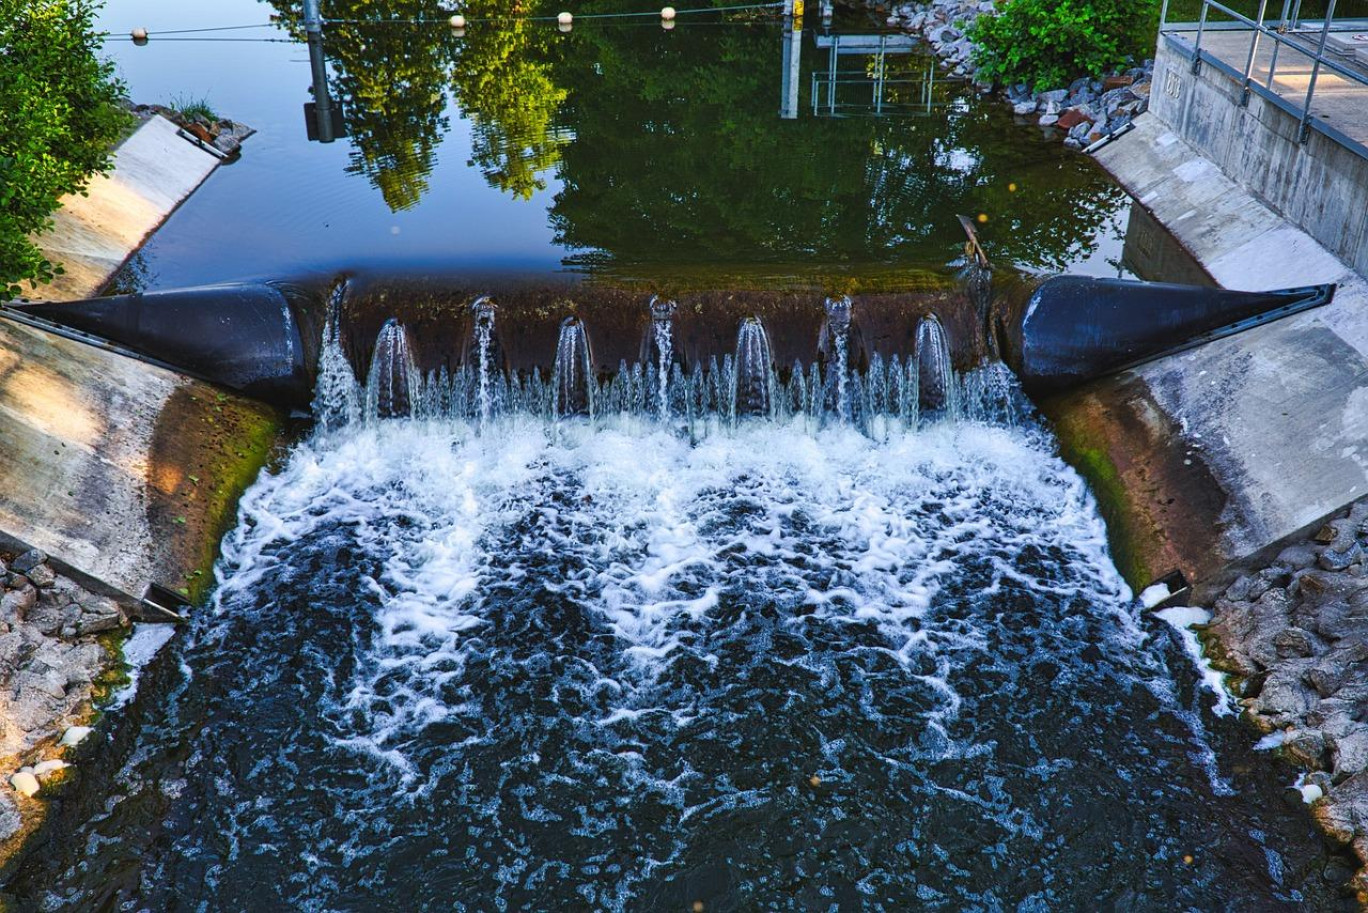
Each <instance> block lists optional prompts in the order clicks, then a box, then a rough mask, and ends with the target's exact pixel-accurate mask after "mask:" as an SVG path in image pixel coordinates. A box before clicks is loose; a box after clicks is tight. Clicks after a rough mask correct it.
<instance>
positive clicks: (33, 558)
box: [10, 548, 48, 574]
mask: <svg viewBox="0 0 1368 913" xmlns="http://www.w3.org/2000/svg"><path fill="white" fill-rule="evenodd" d="M47 560H48V556H47V555H45V554H44V553H43V552H40V551H39V550H38V549H36V548H35V549H30V550H29V551H26V552H24V553H23V554H22V555H20V556H19V557H18V558H15V559H14V560H13V561H12V562H10V570H11V571H14V572H15V573H18V574H27V573H28V572H29V571H31V570H33V569H34V568H35V567H37V566H38V565H40V564H43V563H44V562H46V561H47Z"/></svg>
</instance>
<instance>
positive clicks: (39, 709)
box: [0, 116, 282, 903]
mask: <svg viewBox="0 0 1368 913" xmlns="http://www.w3.org/2000/svg"><path fill="white" fill-rule="evenodd" d="M219 161H220V158H219V156H217V155H215V154H212V153H210V152H209V151H206V150H205V149H204V148H203V147H202V144H201V145H197V144H196V143H195V142H194V141H193V140H186V139H185V138H183V137H181V136H179V135H177V127H176V126H175V125H174V124H172V123H171V122H170V121H168V120H166V119H165V118H163V117H160V116H153V117H151V119H150V120H148V121H147V123H145V124H144V125H143V126H142V127H141V128H140V129H138V130H137V131H135V132H134V134H133V135H132V136H131V137H130V138H129V139H128V140H126V141H125V142H124V143H123V144H122V145H121V146H120V147H119V149H118V150H117V151H116V153H115V169H114V171H113V172H112V173H111V174H109V175H107V176H101V177H98V178H96V179H95V180H94V181H93V182H92V184H91V186H90V188H89V194H88V196H76V197H72V198H69V199H67V200H64V201H63V207H62V209H61V210H60V211H59V212H58V213H57V215H56V219H55V226H54V228H53V229H52V231H50V232H48V233H47V234H45V235H43V236H40V237H39V238H37V239H35V240H36V242H37V243H38V244H39V246H40V247H41V248H42V249H43V250H44V251H45V253H46V254H47V256H48V257H49V258H50V259H52V260H54V261H58V262H61V263H63V265H64V266H65V269H66V272H65V274H64V275H63V276H61V277H59V279H58V281H57V282H56V283H54V284H53V285H51V286H48V287H45V288H44V289H43V290H42V293H41V294H42V295H43V296H45V297H48V298H57V299H69V298H79V297H84V296H89V295H93V294H95V293H97V292H98V291H99V289H100V288H102V287H103V285H104V284H105V283H106V282H107V281H108V279H109V277H110V275H112V274H113V272H114V271H115V270H117V269H118V267H119V266H120V265H121V264H122V263H123V262H124V260H125V259H126V258H127V257H128V256H129V255H130V254H132V253H133V252H134V251H136V250H137V249H138V247H140V246H141V245H142V243H143V242H144V241H145V240H146V238H147V236H148V235H149V234H150V233H151V232H152V231H153V230H155V229H156V228H157V226H159V225H160V224H161V223H162V221H163V220H165V219H166V217H167V216H168V215H169V214H170V213H171V212H172V211H173V210H174V209H175V208H176V207H177V206H178V205H180V203H181V202H182V201H183V200H184V199H185V198H186V197H187V196H188V195H189V194H190V193H191V192H193V191H194V190H195V189H196V188H197V187H198V186H199V185H200V184H201V183H202V182H203V181H204V179H205V178H206V177H208V175H209V174H210V173H212V171H213V170H214V169H215V168H216V167H217V165H218V163H219ZM281 421H282V416H281V415H280V414H278V413H277V412H276V411H275V410H273V409H271V408H268V407H266V406H263V405H260V404H258V403H256V402H253V401H251V400H248V399H245V398H243V397H240V396H237V395H233V394H231V393H229V392H227V391H224V390H221V389H219V388H217V387H215V386H212V385H210V384H206V383H202V382H200V381H197V380H193V379H191V378H188V377H185V376H182V375H181V374H179V373H176V372H174V371H171V370H167V369H165V368H162V367H158V366H156V365H153V364H149V363H148V362H146V361H144V360H141V359H138V358H136V357H133V356H131V355H130V354H129V353H125V352H121V351H119V350H116V349H113V348H110V347H99V346H95V345H90V344H88V343H86V342H84V341H80V340H78V339H75V338H71V337H70V336H69V335H64V334H60V333H55V332H50V331H49V330H48V329H45V328H43V327H42V326H39V325H35V324H34V322H33V321H32V319H31V318H26V317H23V315H17V314H15V313H14V312H13V311H10V310H6V309H4V308H2V307H0V873H3V871H5V870H6V869H7V868H8V867H9V866H10V865H12V864H13V863H14V862H15V861H16V859H17V858H18V856H19V855H20V853H21V851H22V850H23V849H24V848H25V847H26V846H27V845H28V843H27V841H28V838H29V837H30V836H31V835H32V834H33V833H34V832H35V831H36V830H37V829H38V828H40V827H41V825H42V822H43V820H44V818H45V812H46V810H47V807H48V803H49V802H50V801H51V800H52V797H53V796H60V794H61V792H62V789H63V788H64V782H65V780H66V779H67V778H68V776H69V771H68V770H67V768H66V766H65V765H67V764H69V763H70V762H71V761H72V760H73V752H74V751H75V743H76V742H77V741H79V739H78V738H77V737H78V736H81V735H85V734H88V727H90V726H92V725H94V724H95V723H96V721H97V720H98V718H99V715H100V708H101V706H102V701H103V700H104V699H105V698H106V697H108V696H109V694H110V693H111V691H112V689H113V687H114V686H115V685H117V684H118V682H119V679H120V677H121V676H122V674H123V670H124V666H123V658H124V657H123V649H122V647H123V643H124V641H125V638H126V636H127V634H128V631H129V629H130V623H131V620H132V619H134V618H139V617H154V616H155V617H157V618H159V620H163V621H165V620H168V619H170V618H173V617H174V616H173V615H170V614H168V613H167V612H166V611H165V609H164V608H158V607H157V606H155V605H152V604H150V603H149V602H148V601H147V600H146V598H145V597H147V596H148V594H149V590H150V588H152V587H153V586H154V585H155V586H156V587H159V588H161V590H162V591H163V592H162V594H161V595H159V596H157V597H156V602H157V604H158V605H160V606H166V604H167V603H179V602H184V603H191V604H193V603H195V602H198V601H200V600H201V599H202V598H203V596H204V593H205V591H206V589H207V587H208V584H209V580H210V576H211V568H212V564H213V561H214V558H215V557H216V555H217V552H218V545H219V541H220V539H221V537H222V535H223V534H224V532H226V531H227V529H228V527H229V525H230V524H231V523H232V522H233V520H234V517H235V513H236V504H237V499H238V497H239V496H240V494H241V493H242V491H243V490H244V489H245V488H246V486H247V485H248V484H249V483H250V482H251V481H252V480H253V479H254V478H255V477H256V475H257V473H258V471H259V470H260V468H261V467H262V465H264V463H265V462H266V460H267V458H268V456H269V454H270V453H271V451H272V448H273V447H274V445H275V440H276V435H277V431H278V429H279V427H280V424H281ZM102 737H103V734H102V733H101V732H99V731H98V729H97V730H96V732H95V733H94V738H97V739H98V738H102ZM0 903H3V899H0Z"/></svg>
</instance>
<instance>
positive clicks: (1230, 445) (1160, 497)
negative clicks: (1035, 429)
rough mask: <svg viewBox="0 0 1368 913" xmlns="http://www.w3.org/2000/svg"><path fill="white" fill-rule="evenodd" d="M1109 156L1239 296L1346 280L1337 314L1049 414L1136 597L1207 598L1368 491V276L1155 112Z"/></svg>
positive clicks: (1211, 349)
mask: <svg viewBox="0 0 1368 913" xmlns="http://www.w3.org/2000/svg"><path fill="white" fill-rule="evenodd" d="M1097 159H1098V161H1099V162H1100V163H1101V164H1102V166H1103V167H1105V168H1106V169H1107V170H1108V171H1110V172H1111V173H1112V174H1113V175H1115V176H1116V178H1117V179H1118V180H1119V181H1120V182H1121V183H1122V184H1123V185H1124V186H1125V187H1126V189H1127V190H1129V191H1130V192H1131V193H1132V194H1133V195H1134V196H1135V197H1136V198H1137V199H1138V200H1139V201H1140V203H1141V204H1142V205H1143V206H1144V207H1145V208H1146V209H1147V210H1148V211H1149V212H1150V213H1151V214H1152V215H1153V216H1154V217H1155V218H1156V219H1157V220H1158V221H1159V222H1160V223H1162V224H1163V225H1165V226H1166V227H1167V228H1168V229H1169V230H1170V231H1171V232H1172V233H1173V234H1174V236H1175V237H1176V238H1177V239H1178V241H1179V242H1180V243H1181V244H1182V245H1183V246H1184V247H1185V248H1186V249H1187V250H1188V251H1189V252H1190V253H1192V254H1193V255H1194V257H1195V258H1196V259H1197V260H1198V261H1199V262H1200V263H1202V264H1203V265H1204V266H1205V267H1206V268H1207V270H1208V271H1209V272H1210V274H1211V276H1212V278H1213V279H1215V280H1216V281H1217V282H1218V283H1220V284H1221V285H1223V286H1225V287H1227V288H1236V289H1273V288H1287V287H1295V286H1303V285H1312V284H1318V283H1323V282H1337V283H1339V284H1340V289H1339V292H1338V294H1337V295H1336V298H1335V301H1334V303H1333V304H1331V305H1330V306H1328V307H1326V308H1323V309H1320V310H1317V311H1311V312H1307V313H1304V314H1301V315H1299V316H1296V317H1291V318H1287V319H1284V320H1282V321H1278V322H1276V323H1273V324H1269V325H1267V326H1264V327H1260V328H1258V329H1255V330H1251V331H1248V332H1245V333H1241V334H1239V335H1236V336H1233V337H1229V338H1226V339H1222V340H1218V341H1216V342H1212V343H1209V344H1207V345H1204V346H1201V347H1199V348H1196V349H1192V350H1189V351H1187V352H1183V353H1181V354H1178V355H1174V356H1170V357H1168V358H1164V359H1161V360H1159V361H1155V362H1151V363H1150V364H1147V365H1144V366H1141V367H1140V368H1137V369H1135V370H1132V371H1127V372H1124V373H1122V374H1120V375H1116V376H1114V377H1110V378H1106V379H1104V380H1102V381H1100V382H1097V383H1094V384H1091V385H1089V386H1087V387H1085V388H1082V389H1080V390H1078V391H1075V392H1072V393H1069V394H1066V395H1065V396H1062V397H1060V398H1057V399H1055V400H1053V401H1050V402H1047V403H1046V404H1045V410H1046V412H1047V414H1048V415H1050V417H1051V418H1052V419H1053V420H1054V422H1055V424H1056V427H1057V430H1058V431H1059V435H1060V439H1061V446H1062V448H1063V450H1064V452H1065V454H1066V456H1068V457H1069V458H1070V459H1071V460H1072V461H1073V462H1074V463H1075V465H1078V466H1080V467H1081V468H1082V469H1083V470H1084V472H1085V474H1087V475H1089V476H1090V478H1091V480H1092V482H1093V485H1094V489H1095V490H1096V491H1097V493H1098V497H1099V501H1100V502H1101V506H1102V508H1103V511H1104V513H1105V514H1107V516H1108V520H1109V524H1108V525H1109V529H1110V532H1111V534H1112V536H1113V546H1114V551H1115V552H1116V557H1117V560H1118V565H1119V566H1120V567H1121V569H1122V571H1123V573H1124V574H1125V575H1126V577H1127V579H1128V580H1129V581H1130V583H1131V584H1132V585H1133V586H1144V585H1147V584H1148V583H1150V582H1151V581H1153V580H1155V579H1158V578H1159V577H1161V576H1163V575H1165V574H1167V573H1169V572H1171V571H1174V570H1180V571H1182V572H1183V573H1184V575H1185V576H1186V577H1187V578H1188V580H1189V581H1193V582H1195V583H1197V584H1199V585H1202V586H1199V595H1200V592H1201V590H1202V589H1203V588H1205V589H1208V590H1209V589H1210V588H1211V587H1214V586H1219V585H1220V584H1221V583H1223V582H1224V580H1226V579H1227V578H1228V577H1229V575H1230V574H1231V573H1233V570H1234V569H1236V568H1238V567H1239V566H1240V565H1241V564H1242V563H1245V562H1248V561H1250V560H1251V559H1254V558H1255V557H1256V556H1261V554H1262V553H1265V552H1266V551H1267V550H1269V549H1276V548H1277V546H1278V543H1280V542H1281V541H1282V540H1283V539H1285V538H1286V537H1288V536H1291V535H1293V534H1294V533H1297V532H1299V531H1301V530H1303V529H1305V528H1306V527H1308V526H1310V525H1313V524H1316V523H1318V522H1319V521H1320V520H1321V518H1323V517H1325V516H1326V515H1328V514H1330V513H1332V512H1334V511H1335V510H1337V509H1339V508H1340V507H1342V506H1344V505H1345V504H1348V503H1349V502H1351V501H1353V500H1356V499H1357V498H1359V497H1362V496H1363V495H1365V494H1368V282H1365V280H1364V279H1363V277H1362V276H1360V275H1358V274H1357V273H1355V272H1354V271H1353V270H1351V269H1350V268H1349V267H1348V266H1347V265H1345V264H1344V263H1343V262H1342V261H1340V260H1338V259H1337V258H1336V257H1335V256H1333V255H1332V254H1331V253H1330V252H1329V251H1327V250H1326V249H1325V248H1324V247H1323V246H1321V245H1320V244H1318V243H1317V242H1316V241H1315V239H1313V238H1312V237H1310V236H1309V235H1308V234H1307V233H1305V232H1304V231H1302V230H1300V229H1298V228H1297V227H1295V226H1294V225H1292V224H1291V223H1289V222H1288V221H1287V220H1285V219H1283V218H1282V217H1281V216H1279V215H1277V214H1276V213H1275V212H1273V211H1272V210H1270V209H1269V208H1268V207H1267V206H1266V205H1265V204H1264V203H1262V202H1261V201H1260V200H1258V199H1256V198H1255V197H1254V196H1253V195H1252V194H1250V193H1249V192H1248V191H1246V190H1244V189H1243V188H1242V187H1240V186H1239V185H1237V184H1236V183H1235V182H1234V181H1233V180H1231V179H1230V178H1229V177H1227V176H1226V175H1225V174H1224V173H1222V171H1221V170H1220V169H1219V168H1217V167H1215V166H1214V165H1213V164H1212V163H1211V162H1210V161H1208V160H1207V159H1206V158H1204V157H1203V156H1202V155H1201V154H1200V153H1199V152H1198V151H1197V150H1196V149H1194V148H1193V147H1192V146H1190V145H1188V144H1187V143H1186V142H1184V141H1183V140H1182V139H1180V138H1179V137H1178V136H1177V135H1176V134H1175V133H1174V132H1172V131H1171V130H1170V129H1169V128H1168V127H1167V126H1165V125H1164V124H1163V123H1162V122H1160V121H1159V120H1158V119H1157V118H1156V117H1155V116H1154V115H1152V114H1147V115H1144V116H1142V117H1140V118H1139V119H1137V121H1136V127H1135V130H1133V131H1132V132H1131V133H1129V134H1127V135H1125V136H1123V137H1121V138H1120V139H1118V140H1117V141H1115V142H1113V143H1112V144H1110V145H1108V146H1106V147H1104V148H1103V149H1101V150H1099V151H1098V153H1097Z"/></svg>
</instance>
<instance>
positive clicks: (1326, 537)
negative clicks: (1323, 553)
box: [1311, 523, 1335, 545]
mask: <svg viewBox="0 0 1368 913" xmlns="http://www.w3.org/2000/svg"><path fill="white" fill-rule="evenodd" d="M1311 538H1312V539H1314V540H1316V541H1317V542H1319V543H1320V544H1321V545H1329V544H1330V543H1331V542H1334V541H1335V528H1334V527H1333V526H1331V525H1330V524H1329V523H1327V524H1325V525H1324V526H1322V527H1321V528H1320V529H1318V530H1317V531H1316V534H1315V535H1314V536H1312V537H1311Z"/></svg>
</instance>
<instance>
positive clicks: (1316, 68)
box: [1298, 0, 1335, 143]
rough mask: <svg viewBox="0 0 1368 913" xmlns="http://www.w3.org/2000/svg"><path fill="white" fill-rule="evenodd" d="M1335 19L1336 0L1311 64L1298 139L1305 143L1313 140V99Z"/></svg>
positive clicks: (1326, 17) (1330, 7)
mask: <svg viewBox="0 0 1368 913" xmlns="http://www.w3.org/2000/svg"><path fill="white" fill-rule="evenodd" d="M1334 18H1335V0H1330V5H1329V6H1328V7H1327V8H1326V10H1325V22H1324V23H1323V24H1322V25H1321V36H1320V43H1319V44H1318V45H1317V47H1316V59H1315V61H1314V62H1313V63H1312V64H1311V82H1310V84H1309V85H1307V87H1306V104H1305V105H1303V106H1302V117H1301V131H1300V133H1299V134H1298V139H1299V140H1300V141H1301V142H1303V143H1305V142H1306V141H1307V140H1309V139H1311V99H1312V98H1313V97H1314V96H1315V94H1316V80H1317V79H1318V78H1319V77H1320V67H1321V61H1322V60H1324V59H1325V44H1326V41H1327V40H1328V39H1329V38H1330V23H1331V22H1332V21H1333V20H1334Z"/></svg>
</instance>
